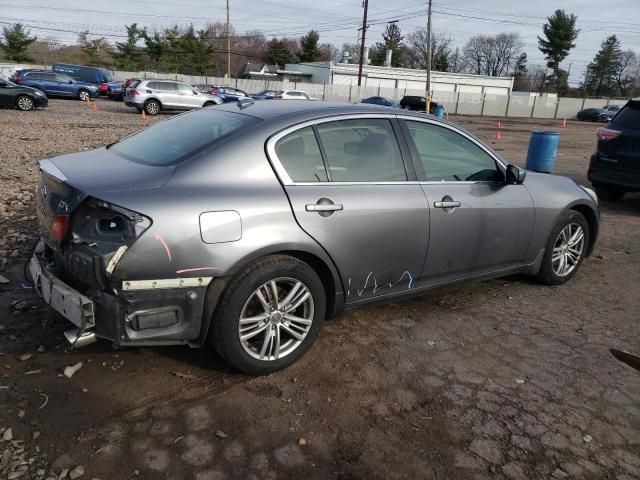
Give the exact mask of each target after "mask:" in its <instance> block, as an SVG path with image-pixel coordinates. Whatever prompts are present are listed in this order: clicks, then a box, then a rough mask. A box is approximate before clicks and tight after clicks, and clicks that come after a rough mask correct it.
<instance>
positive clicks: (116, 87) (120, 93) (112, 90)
mask: <svg viewBox="0 0 640 480" xmlns="http://www.w3.org/2000/svg"><path fill="white" fill-rule="evenodd" d="M124 83H125V82H110V83H109V84H108V85H109V88H108V90H107V96H108V97H109V98H110V99H111V100H122V99H124V88H125V87H124Z"/></svg>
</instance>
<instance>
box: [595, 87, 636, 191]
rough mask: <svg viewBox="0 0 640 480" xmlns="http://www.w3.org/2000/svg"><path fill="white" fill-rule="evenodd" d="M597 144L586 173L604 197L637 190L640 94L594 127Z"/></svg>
mask: <svg viewBox="0 0 640 480" xmlns="http://www.w3.org/2000/svg"><path fill="white" fill-rule="evenodd" d="M597 135H598V147H597V149H596V151H595V152H594V154H593V155H592V156H591V163H590V164H589V171H588V173H587V176H588V178H589V181H590V182H591V184H592V185H593V186H594V188H595V190H596V193H597V194H598V196H599V197H600V198H602V199H603V200H618V199H620V198H621V197H622V196H623V195H624V194H625V193H626V192H639V191H640V97H638V98H634V99H631V100H629V101H628V102H627V104H626V105H625V106H624V107H623V108H622V109H621V110H620V111H619V112H618V113H617V114H616V115H615V117H613V119H612V120H611V122H609V123H608V124H607V125H606V126H604V127H600V128H599V129H598V130H597Z"/></svg>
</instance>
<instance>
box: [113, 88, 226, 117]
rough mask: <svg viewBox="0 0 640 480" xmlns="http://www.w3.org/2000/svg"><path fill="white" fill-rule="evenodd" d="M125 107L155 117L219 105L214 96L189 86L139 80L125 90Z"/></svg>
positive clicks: (218, 98)
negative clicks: (165, 113) (164, 113)
mask: <svg viewBox="0 0 640 480" xmlns="http://www.w3.org/2000/svg"><path fill="white" fill-rule="evenodd" d="M124 103H125V105H127V106H129V107H135V108H137V109H138V111H140V112H141V111H142V110H144V111H145V112H146V113H147V115H157V114H158V113H160V112H161V111H162V110H192V109H194V108H202V107H209V106H212V105H220V104H221V103H223V101H222V99H221V98H220V97H218V96H216V95H209V94H206V93H201V92H198V91H197V90H196V89H195V88H193V87H192V86H191V85H187V84H186V83H182V82H176V81H173V80H140V81H137V82H133V83H132V84H131V86H130V87H129V88H127V90H126V92H125V97H124Z"/></svg>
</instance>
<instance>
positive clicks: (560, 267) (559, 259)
mask: <svg viewBox="0 0 640 480" xmlns="http://www.w3.org/2000/svg"><path fill="white" fill-rule="evenodd" d="M583 251H584V230H583V229H582V226H580V225H579V224H577V223H570V224H569V225H567V226H566V227H564V228H563V229H562V231H561V232H560V234H559V235H558V238H557V239H556V243H555V245H554V247H553V252H552V255H551V266H552V267H553V271H554V273H555V274H556V275H558V276H559V277H566V276H567V275H569V274H570V273H571V272H573V271H574V270H575V268H576V267H577V266H578V263H579V262H580V259H581V258H582V252H583Z"/></svg>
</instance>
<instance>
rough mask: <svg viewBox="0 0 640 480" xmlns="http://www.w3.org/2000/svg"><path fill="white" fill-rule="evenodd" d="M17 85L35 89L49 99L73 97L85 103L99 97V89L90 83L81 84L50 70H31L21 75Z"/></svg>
mask: <svg viewBox="0 0 640 480" xmlns="http://www.w3.org/2000/svg"><path fill="white" fill-rule="evenodd" d="M16 83H17V84H19V85H25V86H27V87H33V88H35V89H38V90H40V91H42V92H44V93H46V94H47V96H49V97H72V98H78V99H80V100H82V101H85V100H87V99H89V98H92V97H97V96H98V95H99V92H98V87H97V86H95V85H91V84H89V83H84V82H79V81H77V80H75V79H73V78H71V77H69V76H68V75H65V74H62V73H56V72H52V71H50V70H31V71H28V72H24V73H23V74H22V75H20V80H19V81H18V80H17V77H16Z"/></svg>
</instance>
